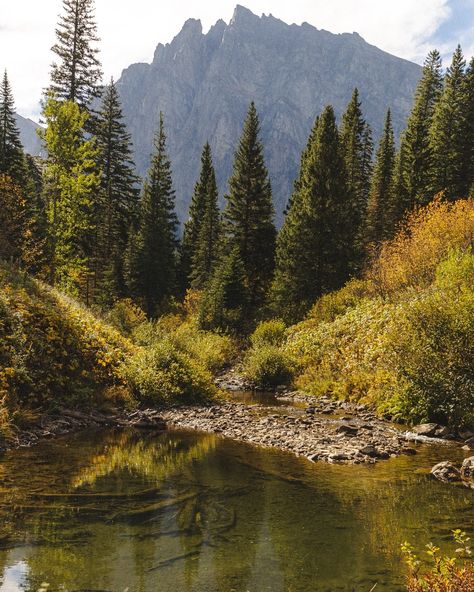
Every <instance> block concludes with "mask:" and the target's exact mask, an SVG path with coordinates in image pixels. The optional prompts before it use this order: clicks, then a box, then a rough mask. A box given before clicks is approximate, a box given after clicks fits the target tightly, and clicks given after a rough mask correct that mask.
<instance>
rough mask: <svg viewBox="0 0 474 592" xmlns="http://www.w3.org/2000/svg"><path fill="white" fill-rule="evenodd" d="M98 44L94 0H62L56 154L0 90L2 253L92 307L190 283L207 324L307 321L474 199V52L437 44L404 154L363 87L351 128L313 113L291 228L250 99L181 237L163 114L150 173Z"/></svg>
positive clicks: (168, 304)
mask: <svg viewBox="0 0 474 592" xmlns="http://www.w3.org/2000/svg"><path fill="white" fill-rule="evenodd" d="M97 42H98V39H97V34H96V26H95V21H94V14H93V0H64V1H63V16H62V17H61V19H60V22H59V24H58V28H57V43H56V44H55V45H54V47H53V48H52V49H53V52H54V53H55V55H56V62H55V63H54V64H53V67H52V71H51V84H50V86H49V88H48V89H47V90H46V91H45V95H44V100H43V118H44V122H45V124H46V127H45V129H44V131H43V132H42V137H43V141H44V144H45V149H46V157H45V159H44V161H41V162H37V161H35V160H33V159H32V158H31V157H28V156H25V154H24V152H23V149H22V147H21V144H20V141H19V134H18V129H17V127H16V124H15V119H14V106H13V98H12V92H11V89H10V86H9V83H8V79H7V76H6V74H5V77H4V80H3V84H2V88H1V98H0V175H1V176H0V201H1V208H0V217H1V219H2V220H1V222H2V224H1V225H0V256H1V257H2V258H4V259H9V260H11V261H14V262H17V263H18V264H19V265H21V266H22V267H24V268H25V269H27V270H29V271H31V272H33V273H35V274H37V275H39V276H40V277H43V278H45V279H46V280H47V281H48V282H50V283H51V284H53V285H57V286H58V287H60V288H61V289H63V290H65V291H67V292H68V293H70V294H73V295H75V296H78V297H80V298H81V299H82V300H84V301H85V302H86V303H87V304H89V305H90V304H94V305H99V306H109V305H111V304H112V303H113V302H115V301H117V300H119V299H122V298H125V297H129V298H132V299H133V300H134V301H135V302H137V303H138V304H140V306H141V307H142V308H143V309H144V310H145V311H146V312H147V314H148V315H149V316H152V317H153V316H157V315H159V314H161V313H162V312H165V311H167V310H169V309H170V308H172V307H173V305H174V303H175V302H179V301H181V300H182V299H183V298H185V296H186V294H187V293H188V292H189V290H192V291H194V292H196V293H198V294H200V298H199V321H200V325H201V327H202V328H205V329H224V330H230V331H246V330H249V329H251V328H252V327H253V326H254V325H255V323H256V322H257V321H258V320H260V319H261V318H264V317H266V316H270V315H271V316H280V317H282V318H284V319H285V321H286V322H294V321H297V320H299V319H300V318H302V317H303V316H304V315H305V314H306V312H307V311H308V310H309V308H310V306H311V305H312V304H313V303H314V301H315V300H316V299H317V298H318V297H320V296H321V295H323V294H325V293H327V292H330V291H332V290H336V289H338V288H340V287H341V286H342V285H344V284H345V283H346V282H347V280H348V279H350V278H351V277H354V276H357V275H358V274H360V273H361V271H362V270H363V269H364V266H365V265H366V263H367V261H368V259H370V258H371V257H372V255H373V253H374V252H375V251H376V250H377V247H378V245H380V244H381V243H382V242H383V241H385V240H386V239H389V238H390V237H392V236H393V234H394V232H395V230H396V228H397V226H398V224H399V223H400V221H401V220H403V219H404V217H405V215H406V214H407V212H410V211H412V210H413V209H414V208H416V207H417V206H422V205H426V204H427V203H429V202H430V201H431V200H432V199H433V197H434V196H435V195H437V194H440V193H441V194H442V195H443V196H444V198H445V199H447V200H454V199H457V198H460V197H466V196H468V195H469V194H470V191H471V188H472V186H473V183H474V60H473V61H471V63H470V64H469V65H468V66H467V65H466V62H465V61H464V58H463V55H462V51H461V48H460V47H458V48H457V50H456V51H455V53H454V56H453V60H452V63H451V65H450V67H449V68H448V69H447V71H446V73H445V74H443V70H442V63H441V57H440V55H439V53H438V52H437V51H433V52H431V53H430V54H429V56H428V58H427V60H426V62H425V65H424V68H423V74H422V77H421V80H420V82H419V85H418V88H417V91H416V95H415V99H414V105H413V109H412V112H411V115H410V117H409V119H408V123H407V128H406V130H405V132H404V133H403V134H402V137H401V139H400V143H399V148H398V150H397V147H396V142H395V138H394V131H393V127H392V121H391V114H390V111H388V112H387V116H386V120H385V125H384V130H383V133H382V137H381V139H380V143H379V146H378V148H377V150H376V152H375V158H374V145H373V140H372V133H371V130H370V127H369V125H368V123H367V122H366V120H365V118H364V115H363V112H362V106H361V101H360V98H359V93H358V91H357V89H356V90H354V93H353V96H352V98H351V101H350V102H349V104H348V107H347V110H346V111H345V113H344V114H343V117H342V120H341V123H340V125H339V126H338V124H337V122H336V117H335V114H334V111H333V109H332V107H330V106H328V107H327V108H326V109H325V110H324V111H323V113H322V114H321V115H319V116H318V117H317V118H316V121H315V124H314V127H313V129H312V130H311V134H310V136H309V139H308V142H307V146H306V148H305V149H304V151H303V153H302V156H301V164H300V171H299V175H298V178H297V180H296V182H295V185H294V192H293V194H292V195H291V197H290V199H289V202H288V206H287V210H286V216H285V221H284V224H283V227H282V229H281V230H280V232H279V233H278V234H277V231H276V228H275V226H274V211H273V204H272V191H271V183H270V179H269V175H268V171H267V169H266V166H265V162H264V150H263V146H262V143H261V140H260V126H259V117H258V113H257V110H256V107H255V105H254V104H253V103H252V104H251V105H250V108H249V111H248V114H247V117H246V120H245V122H244V127H243V131H242V135H241V138H240V142H239V145H238V147H237V150H236V153H235V159H234V166H233V172H232V176H231V179H230V181H229V190H228V194H227V195H226V196H225V202H226V204H225V207H224V209H223V211H222V212H221V211H220V210H219V207H218V190H217V184H216V175H215V171H214V167H213V162H212V154H211V149H210V146H209V144H206V145H205V146H204V148H203V152H202V156H201V172H200V176H199V178H198V180H197V182H196V185H195V190H194V194H193V196H192V201H191V205H190V210H189V218H188V220H187V222H186V223H185V225H184V231H183V236H182V239H181V240H179V227H178V219H177V216H176V213H175V195H174V190H173V183H172V172H171V163H170V160H169V158H168V155H167V147H166V134H165V126H164V121H163V115H161V116H160V122H159V128H158V130H157V132H156V137H155V148H154V153H153V155H152V159H151V164H150V169H149V171H148V175H147V178H146V179H145V181H144V182H143V184H142V183H141V180H140V179H139V178H138V176H137V175H136V172H135V166H134V164H133V160H132V146H131V141H130V136H129V134H128V132H127V130H126V126H125V124H124V120H123V116H122V111H121V106H120V100H119V94H118V91H117V88H116V86H115V84H114V82H113V81H111V83H110V85H109V86H107V87H106V88H105V89H103V88H102V87H101V86H100V81H101V77H102V74H101V68H100V63H99V59H98V50H97Z"/></svg>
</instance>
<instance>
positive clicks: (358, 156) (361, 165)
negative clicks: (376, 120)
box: [341, 88, 373, 270]
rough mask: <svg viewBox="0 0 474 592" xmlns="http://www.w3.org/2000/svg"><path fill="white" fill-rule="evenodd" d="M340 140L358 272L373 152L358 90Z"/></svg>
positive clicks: (362, 247)
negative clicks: (348, 192)
mask: <svg viewBox="0 0 474 592" xmlns="http://www.w3.org/2000/svg"><path fill="white" fill-rule="evenodd" d="M341 141H342V147H343V151H344V161H345V165H346V172H347V182H348V189H349V190H350V192H351V194H352V199H353V206H352V208H353V210H352V211H353V216H352V220H353V225H354V230H353V232H354V235H355V245H354V248H355V252H354V270H357V269H359V268H360V266H361V264H362V260H363V256H364V245H363V231H364V223H365V219H366V215H367V204H368V199H369V191H370V179H371V175H372V153H373V142H372V133H371V130H370V126H369V125H368V124H367V122H366V121H365V119H364V117H363V115H362V110H361V103H360V101H359V91H358V90H357V88H356V89H354V92H353V94H352V98H351V101H350V103H349V105H348V107H347V110H346V112H345V113H344V115H343V118H342V128H341Z"/></svg>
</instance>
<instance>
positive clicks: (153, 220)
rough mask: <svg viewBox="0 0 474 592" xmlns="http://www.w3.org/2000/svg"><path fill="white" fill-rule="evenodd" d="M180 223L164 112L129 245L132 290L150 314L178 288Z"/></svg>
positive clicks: (155, 311) (129, 278)
mask: <svg viewBox="0 0 474 592" xmlns="http://www.w3.org/2000/svg"><path fill="white" fill-rule="evenodd" d="M177 227H178V219H177V216H176V214H175V210H174V190H173V184H172V179H171V164H170V161H169V159H168V156H167V153H166V135H165V130H164V122H163V114H160V125H159V129H158V132H157V134H156V137H155V154H154V155H153V158H152V162H151V167H150V170H149V172H148V178H147V180H146V181H145V185H144V188H143V191H142V195H141V198H140V205H139V220H138V226H137V230H136V232H134V233H132V235H131V237H130V240H131V241H134V244H132V245H130V246H129V250H128V253H129V259H128V262H127V263H128V285H129V289H130V292H131V294H132V296H133V297H135V298H136V299H137V300H138V301H140V303H141V304H143V306H144V308H145V311H146V312H147V313H148V314H149V315H155V314H156V313H157V312H158V310H159V307H160V306H162V305H163V304H164V303H165V302H166V300H167V299H169V298H170V297H172V296H173V295H174V293H175V291H176V281H177V277H176V271H177V269H176V268H177V261H176V255H177V247H178V241H177V237H176V232H177Z"/></svg>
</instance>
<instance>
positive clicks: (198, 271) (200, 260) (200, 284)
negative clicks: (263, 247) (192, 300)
mask: <svg viewBox="0 0 474 592" xmlns="http://www.w3.org/2000/svg"><path fill="white" fill-rule="evenodd" d="M209 159H210V171H209V176H208V179H207V183H206V191H205V198H206V199H205V203H204V211H203V214H202V221H201V224H200V227H199V230H198V233H197V236H196V243H195V247H194V252H193V255H192V260H191V284H192V287H193V288H195V289H198V290H200V289H203V288H205V287H206V285H207V283H208V282H209V280H210V278H211V275H212V272H213V270H214V267H215V264H216V262H217V259H218V255H219V238H220V231H221V215H220V211H219V205H218V203H217V200H218V191H217V183H216V175H215V172H214V167H213V165H212V157H211V155H210V152H209Z"/></svg>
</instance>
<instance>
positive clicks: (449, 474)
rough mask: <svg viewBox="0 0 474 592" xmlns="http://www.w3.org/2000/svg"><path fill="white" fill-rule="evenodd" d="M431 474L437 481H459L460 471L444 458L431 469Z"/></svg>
mask: <svg viewBox="0 0 474 592" xmlns="http://www.w3.org/2000/svg"><path fill="white" fill-rule="evenodd" d="M431 474H432V475H433V477H435V478H436V479H438V480H439V481H444V482H445V483H452V482H455V481H461V473H460V471H459V469H457V468H456V467H455V466H454V465H453V463H452V462H450V461H449V460H444V461H443V462H440V463H438V464H437V465H435V466H434V467H433V468H432V469H431Z"/></svg>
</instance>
